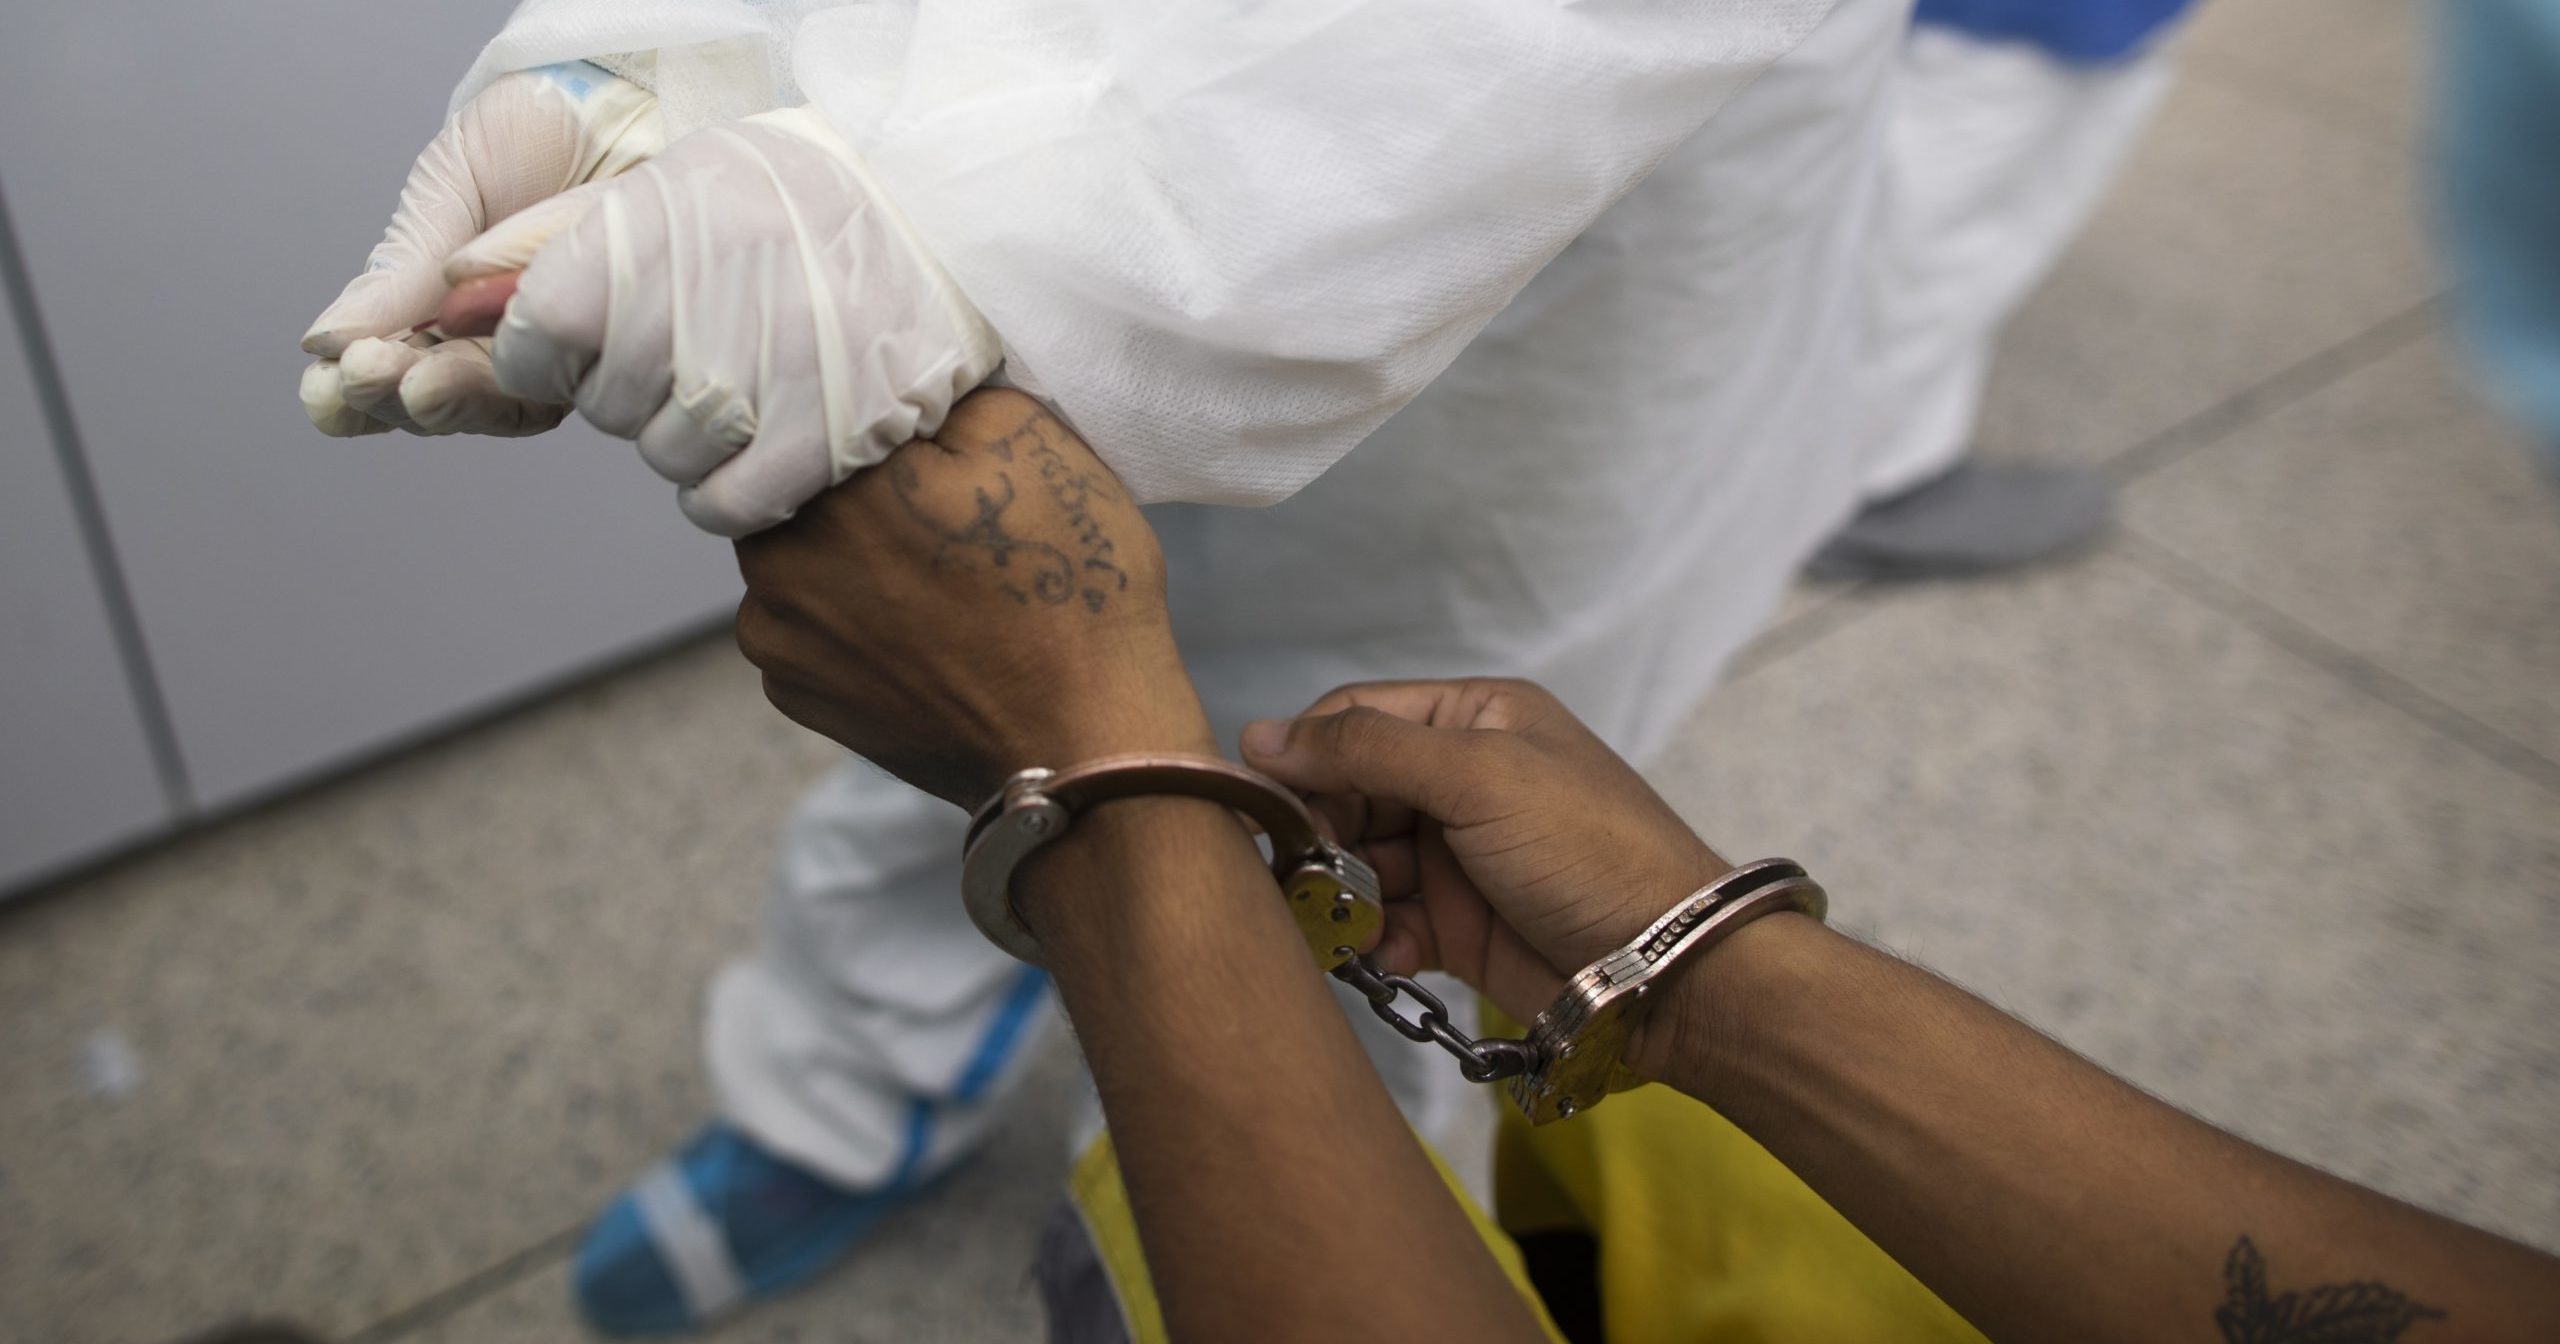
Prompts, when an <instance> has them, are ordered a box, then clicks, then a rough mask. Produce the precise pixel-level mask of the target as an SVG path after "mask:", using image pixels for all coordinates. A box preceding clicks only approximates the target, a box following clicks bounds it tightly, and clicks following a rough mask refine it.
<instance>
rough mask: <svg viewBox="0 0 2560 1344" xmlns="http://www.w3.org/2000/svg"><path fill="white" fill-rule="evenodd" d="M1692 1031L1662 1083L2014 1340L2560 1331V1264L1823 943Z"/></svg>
mask: <svg viewBox="0 0 2560 1344" xmlns="http://www.w3.org/2000/svg"><path fill="white" fill-rule="evenodd" d="M1666 1009H1667V1010H1669V1012H1670V1014H1671V1015H1670V1017H1668V1018H1667V1019H1666V1020H1664V1021H1663V1023H1662V1025H1661V1026H1660V1027H1657V1028H1655V1029H1651V1030H1649V1031H1648V1033H1647V1039H1646V1040H1645V1041H1644V1042H1643V1043H1642V1052H1641V1054H1640V1057H1639V1059H1638V1063H1639V1066H1640V1067H1643V1068H1645V1069H1646V1070H1647V1071H1648V1072H1651V1073H1654V1074H1655V1076H1659V1077H1662V1078H1664V1079H1666V1080H1667V1081H1670V1082H1672V1083H1673V1084H1674V1085H1675V1086H1678V1087H1680V1088H1681V1089H1682V1090H1684V1091H1687V1092H1690V1093H1691V1094H1692V1095H1695V1096H1698V1097H1700V1098H1702V1099H1704V1100H1706V1101H1708V1102H1710V1103H1711V1104H1713V1105H1714V1106H1716V1107H1717V1108H1718V1109H1719V1110H1721V1111H1722V1112H1723V1113H1724V1114H1725V1115H1726V1116H1728V1117H1729V1118H1731V1119H1732V1120H1733V1121H1734V1122H1735V1123H1736V1124H1738V1125H1740V1126H1741V1127H1742V1128H1743V1129H1744V1130H1745V1131H1746V1132H1748V1133H1750V1134H1751V1135H1752V1136H1753V1137H1754V1138H1756V1139H1758V1140H1759V1141H1760V1142H1761V1143H1762V1144H1764V1145H1765V1146H1766V1147H1768V1149H1769V1150H1770V1151H1771V1152H1772V1153H1773V1154H1775V1155H1776V1156H1777V1157H1778V1158H1779V1159H1780V1160H1781V1161H1783V1162H1785V1163H1786V1164H1787V1165H1788V1167H1790V1168H1791V1169H1793V1170H1794V1171H1795V1172H1796V1173H1797V1174H1798V1175H1800V1176H1802V1177H1803V1178H1804V1179H1805V1180H1806V1182H1807V1183H1808V1184H1810V1185H1812V1186H1813V1188H1814V1189H1815V1190H1817V1191H1819V1192H1820V1193H1821V1194H1822V1195H1823V1196H1824V1198H1826V1199H1827V1200H1829V1201H1830V1202H1831V1203H1832V1205H1833V1206H1834V1207H1836V1208H1838V1209H1839V1210H1840V1211H1841V1212H1842V1213H1843V1214H1845V1215H1846V1216H1847V1217H1848V1218H1849V1219H1850V1221H1852V1222H1854V1223H1856V1224H1857V1225H1858V1226H1859V1228H1860V1229H1861V1230H1863V1231H1865V1232H1866V1233H1867V1234H1868V1235H1869V1236H1871V1237H1873V1238H1874V1239H1875V1240H1876V1242H1877V1243H1878V1244H1879V1245H1881V1246H1883V1247H1884V1249H1885V1250H1886V1251H1888V1252H1890V1253H1891V1254H1893V1255H1894V1257H1895V1258H1896V1259H1898V1260H1900V1261H1901V1262H1902V1263H1903V1264H1904V1265H1905V1266H1906V1267H1907V1268H1909V1269H1910V1270H1911V1271H1912V1272H1913V1273H1914V1274H1915V1275H1917V1276H1918V1277H1919V1278H1920V1279H1921V1280H1922V1281H1923V1282H1925V1283H1927V1284H1928V1285H1929V1286H1930V1287H1931V1288H1933V1289H1935V1290H1936V1291H1937V1292H1938V1293H1939V1295H1940V1296H1942V1297H1944V1298H1945V1299H1946V1300H1947V1302H1948V1303H1949V1305H1951V1306H1953V1307H1955V1308H1956V1309H1957V1310H1958V1311H1960V1312H1962V1313H1963V1314H1964V1315H1965V1316H1966V1317H1967V1318H1968V1319H1970V1320H1972V1321H1973V1322H1974V1323H1975V1324H1976V1325H1977V1326H1979V1327H1980V1328H1981V1329H1982V1330H1983V1331H1984V1332H1985V1333H1986V1334H1988V1335H1990V1336H1991V1337H1992V1338H1994V1339H2001V1340H2043V1339H2063V1338H2068V1339H2089V1340H2111V1339H2125V1340H2195V1339H2213V1338H2216V1337H2217V1326H2218V1325H2219V1329H2220V1336H2219V1337H2223V1338H2230V1339H2251V1340H2255V1339H2276V1338H2289V1337H2291V1336H2289V1335H2285V1334H2282V1333H2278V1332H2275V1322H2276V1320H2277V1317H2276V1315H2275V1313H2277V1312H2278V1311H2280V1310H2283V1309H2284V1308H2282V1307H2281V1306H2279V1305H2278V1300H2279V1299H2281V1298H2282V1297H2283V1295H2284V1294H2286V1293H2294V1294H2297V1299H2296V1302H2295V1303H2294V1304H2293V1306H2292V1308H2291V1309H2292V1310H2294V1311H2295V1312H2296V1313H2297V1315H2296V1317H2295V1318H2294V1320H2295V1324H2296V1326H2297V1327H2298V1326H2299V1325H2300V1324H2301V1321H2302V1316H2301V1313H2308V1312H2310V1311H2313V1310H2315V1309H2325V1310H2332V1311H2339V1312H2347V1311H2348V1310H2349V1308H2351V1307H2352V1308H2354V1309H2355V1311H2354V1312H2353V1313H2352V1319H2346V1320H2342V1323H2341V1324H2340V1326H2339V1327H2338V1329H2337V1330H2336V1331H2333V1332H2332V1333H2327V1334H2320V1335H2318V1336H2316V1337H2318V1338H2322V1339H2335V1340H2340V1341H2355V1342H2358V1344H2361V1342H2362V1341H2368V1340H2370V1341H2376V1342H2379V1341H2386V1340H2394V1339H2400V1338H2403V1337H2404V1335H2403V1331H2405V1332H2406V1335H2405V1337H2406V1338H2408V1339H2410V1340H2412V1341H2417V1340H2457V1339H2481V1340H2503V1339H2516V1340H2523V1339H2539V1338H2545V1337H2547V1335H2546V1334H2545V1333H2544V1332H2546V1331H2547V1330H2548V1328H2549V1323H2550V1322H2551V1321H2553V1320H2555V1319H2560V1261H2555V1260H2553V1259H2552V1258H2551V1257H2548V1256H2544V1255H2540V1254H2538V1253H2536V1252H2534V1251H2531V1250H2528V1249H2526V1248H2524V1247H2522V1246H2518V1245H2515V1244H2514V1243H2511V1242H2507V1241H2504V1240H2502V1239H2500V1238H2497V1237H2493V1236H2490V1235H2489V1234H2487V1233H2483V1232H2479V1231H2477V1230H2474V1229H2471V1228H2466V1227H2463V1226H2461V1225H2459V1224H2456V1223H2453V1222H2450V1221H2447V1220H2445V1219H2442V1218H2438V1217H2436V1216H2434V1215H2431V1214H2428V1213H2425V1212H2423V1211H2420V1210H2418V1209H2414V1208H2411V1207H2409V1206H2407V1205H2404V1204H2401V1203H2398V1202H2396V1201H2393V1200H2390V1199H2387V1198H2385V1197H2383V1196H2381V1195H2377V1194H2375V1193H2373V1192H2371V1191H2368V1190H2364V1189H2361V1188H2359V1187H2357V1186H2354V1185H2351V1184H2349V1183H2347V1182H2345V1181H2341V1180H2338V1179H2337V1178H2335V1177H2332V1176H2328V1175H2326V1174H2324V1173H2321V1172H2318V1171H2315V1170H2312V1169H2311V1168H2308V1167H2305V1166H2302V1165H2300V1164H2298V1163H2295V1162H2291V1161H2288V1160H2286V1159H2284V1158H2281V1157H2278V1156H2276V1155H2274V1154H2272V1153H2268V1152H2266V1151H2264V1150H2262V1149H2259V1148H2256V1147H2253V1146H2251V1145H2249V1144H2247V1143H2244V1142H2242V1141H2240V1140H2238V1139H2236V1138H2233V1137H2232V1136H2230V1135H2228V1134H2225V1133H2223V1132H2221V1131H2219V1130H2216V1129H2214V1128H2213V1127H2211V1126H2209V1125H2206V1124H2204V1123H2202V1122H2200V1121H2198V1120H2196V1119H2194V1118H2193V1117H2191V1116H2188V1115H2186V1114H2184V1113H2182V1112H2180V1111H2177V1110H2175V1109H2174V1108H2171V1107H2169V1106H2166V1105H2163V1104H2162V1103H2160V1102H2158V1101H2156V1100H2154V1099H2152V1098H2151V1097H2149V1096H2146V1095H2144V1094H2143V1093H2141V1092H2139V1091H2137V1090H2135V1089H2134V1088H2132V1087H2130V1086H2128V1085H2126V1084H2124V1083H2123V1082H2121V1081H2119V1080H2117V1079H2115V1078H2114V1077H2112V1076H2110V1075H2109V1074H2107V1073H2106V1072H2105V1071H2104V1070H2101V1069H2099V1068H2097V1067H2096V1066H2094V1065H2092V1064H2090V1063H2088V1062H2087V1061H2086V1060H2083V1059H2081V1058H2080V1057H2078V1056H2077V1055H2074V1054H2072V1053H2071V1052H2070V1051H2068V1050H2065V1049H2063V1048H2062V1047H2061V1046H2059V1045H2057V1044H2055V1043H2054V1042H2052V1041H2051V1040H2048V1039H2047V1038H2045V1037H2044V1036H2042V1035H2040V1034H2038V1033H2036V1032H2035V1031H2033V1030H2031V1029H2029V1028H2027V1027H2026V1026H2024V1025H2022V1024H2020V1023H2019V1022H2017V1021H2016V1020H2015V1019H2012V1018H2010V1017H2007V1016H2006V1015H2004V1014H2002V1013H2000V1012H1998V1011H1997V1010H1995V1009H1993V1008H1991V1007H1990V1006H1989V1005H1987V1004H1984V1003H1983V1002H1981V1001H1980V1000H1978V999H1975V998H1974V997H1972V996H1971V995H1968V994H1966V993H1964V992H1963V991H1961V990H1959V989H1957V988H1955V987H1954V986H1952V985H1950V984H1948V983H1946V982H1945V981H1943V980H1940V979H1938V978H1937V977H1935V976H1932V975H1929V974H1928V973H1927V972H1924V971H1921V970H1919V969H1917V968H1915V967H1911V966H1909V965H1906V964H1904V963H1902V962H1900V961H1897V960H1895V959H1893V958H1891V957H1888V956H1885V955H1883V954H1881V953H1878V952H1875V951H1873V950H1872V949H1869V948H1865V947H1862V946H1859V945H1858V944H1856V943H1854V942H1852V941H1850V940H1848V939H1846V938H1843V937H1840V936H1839V935H1836V934H1833V933H1830V932H1829V931H1827V930H1824V929H1822V928H1820V927H1819V926H1817V925H1815V924H1813V923H1812V922H1811V921H1807V920H1802V919H1799V918H1796V917H1793V916H1779V917H1774V918H1771V919H1767V920H1763V921H1760V922H1759V923H1757V924H1755V925H1753V926H1751V927H1749V928H1746V929H1745V930H1743V931H1742V933H1740V934H1738V935H1736V936H1735V938H1734V939H1733V940H1732V941H1731V942H1730V943H1728V944H1727V945H1726V946H1725V947H1723V948H1720V949H1719V950H1718V951H1717V952H1715V953H1714V954H1712V955H1711V956H1710V957H1708V958H1707V959H1706V961H1704V962H1703V963H1701V965H1700V966H1699V967H1698V968H1697V971H1696V973H1695V974H1693V975H1691V976H1690V977H1688V979H1687V980H1686V981H1684V982H1683V984H1682V985H1681V986H1680V988H1679V989H1678V990H1677V991H1676V992H1675V1002H1674V1003H1672V1004H1666ZM2243 1238H2246V1240H2247V1245H2246V1246H2243V1245H2242V1244H2241V1242H2242V1239H2243ZM2332 1286H2334V1291H2331V1289H2332ZM2224 1313H2229V1314H2230V1315H2231V1317H2232V1319H2230V1320H2228V1321H2227V1322H2226V1321H2225V1317H2224ZM2253 1327H2254V1328H2253ZM2304 1337H2305V1338H2309V1337H2313V1336H2304Z"/></svg>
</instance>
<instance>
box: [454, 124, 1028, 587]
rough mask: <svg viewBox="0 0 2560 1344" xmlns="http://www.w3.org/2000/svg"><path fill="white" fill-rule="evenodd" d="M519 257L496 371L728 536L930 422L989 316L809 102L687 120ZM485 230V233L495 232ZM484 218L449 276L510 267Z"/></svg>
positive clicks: (978, 343)
mask: <svg viewBox="0 0 2560 1344" xmlns="http://www.w3.org/2000/svg"><path fill="white" fill-rule="evenodd" d="M578 196H579V197H581V198H583V202H582V203H591V206H592V208H590V209H588V210H587V211H586V213H584V214H583V215H582V216H581V217H580V218H579V219H578V220H577V222H576V223H575V224H573V225H571V226H570V227H569V228H568V229H567V230H566V231H565V232H563V233H561V234H560V235H559V237H558V238H556V239H555V240H554V241H552V242H551V244H550V245H549V246H547V247H545V248H543V249H542V251H541V252H540V253H539V254H538V255H537V256H535V257H534V259H533V262H532V264H531V265H530V266H527V267H525V270H524V275H523V278H522V280H521V282H520V283H519V285H518V286H517V289H516V293H515V298H514V300H513V301H512V302H511V303H509V305H508V306H507V312H506V317H505V319H504V320H503V321H502V322H501V323H500V325H499V328H498V335H497V344H496V346H495V348H494V349H493V351H492V352H491V353H492V355H493V357H494V359H495V362H496V370H497V381H498V385H499V386H500V387H502V388H504V389H505V390H506V391H508V392H510V393H513V394H515V395H516V396H519V397H523V398H527V399H529V400H531V401H534V402H560V401H571V400H574V401H575V402H576V404H577V407H578V411H579V413H580V414H582V415H584V416H585V417H586V418H587V419H588V420H590V421H592V422H593V423H594V424H595V425H596V427H597V428H599V429H602V430H603V431H604V432H606V433H608V434H612V435H615V436H617V437H620V438H626V439H635V440H637V441H638V443H639V446H640V456H641V457H642V458H643V459H644V460H646V461H647V462H648V464H649V465H650V466H651V467H652V468H654V469H656V471H657V472H658V473H659V474H660V475H662V476H665V477H666V478H667V479H669V480H671V481H674V482H676V483H677V484H678V485H679V486H680V487H682V488H681V490H680V491H679V492H678V503H679V504H680V505H681V507H682V508H683V510H684V513H685V516H686V517H688V518H690V519H692V520H693V521H694V523H695V524H697V525H698V526H700V527H702V528H704V529H705V530H708V531H711V532H715V533H718V534H720V535H722V536H727V537H738V536H744V535H746V534H748V533H750V532H754V531H757V530H759V529H762V528H766V527H770V526H772V525H773V524H775V523H778V522H781V521H782V520H784V519H786V518H789V517H790V516H791V514H792V512H793V511H794V510H796V509H797V508H799V507H800V505H801V504H802V503H804V502H806V501H807V500H808V499H810V498H811V497H812V496H815V495H816V494H817V493H818V492H820V491H822V490H824V489H826V488H827V487H828V486H830V485H833V484H835V483H836V482H839V481H841V480H843V479H844V478H846V477H847V476H850V475H852V474H853V473H854V472H856V471H858V470H860V469H861V468H863V467H866V466H869V465H871V464H872V463H874V462H877V461H879V460H880V459H882V458H884V457H887V456H888V455H889V453H890V452H891V451H892V450H894V449H896V448H897V447H898V446H899V445H900V444H903V443H905V442H907V441H908V440H910V439H913V438H916V437H918V436H921V435H930V434H932V433H933V432H934V431H935V430H937V429H939V428H941V426H942V418H943V416H944V415H945V414H946V413H947V412H948V411H949V410H950V409H951V403H952V402H953V401H955V400H957V399H958V398H959V397H960V396H961V395H962V394H963V393H966V392H967V391H969V389H971V388H972V387H975V386H976V385H977V384H978V383H979V382H980V381H981V380H983V379H984V378H985V377H986V376H987V375H988V374H989V373H990V372H992V371H993V370H994V369H995V367H996V365H997V363H998V362H999V361H1000V360H1001V358H1002V352H1001V348H1000V346H999V345H998V342H997V340H996V334H995V332H994V330H993V329H992V328H990V327H989V326H988V325H987V323H986V320H985V319H984V318H982V317H980V316H979V315H978V312H977V309H976V308H974V307H972V306H971V305H970V303H969V301H968V299H967V298H966V297H964V296H963V295H962V294H961V293H960V291H959V288H958V287H957V286H956V285H954V284H953V283H952V280H951V278H950V276H949V275H948V274H946V273H945V272H944V270H943V269H942V266H941V264H940V263H939V262H937V261H936V260H934V258H933V255H932V253H931V252H929V251H928V250H927V249H926V248H925V246H924V245H923V243H922V242H921V241H920V240H919V239H917V238H916V236H915V234H914V231H913V230H912V229H911V228H910V227H909V225H908V224H907V222H906V219H905V217H904V216H902V215H901V214H899V213H898V211H897V209H896V208H895V207H894V206H892V205H891V204H890V203H889V201H888V198H887V197H886V196H885V195H883V194H882V193H881V192H880V190H879V189H878V188H877V187H876V186H875V185H874V183H873V181H872V178H871V175H870V174H869V172H868V171H867V170H866V169H865V168H864V167H863V164H862V160H861V157H860V156H859V155H858V154H856V153H855V151H854V150H853V148H852V147H851V146H850V145H847V144H846V143H845V142H844V140H843V139H842V138H841V137H839V136H838V135H837V134H836V133H835V131H834V130H833V129H832V128H831V127H829V126H828V124H827V122H826V120H825V119H824V118H823V117H821V116H819V115H818V114H817V113H816V112H815V111H812V110H810V109H807V108H793V109H789V110H785V111H780V112H766V113H761V114H758V115H756V116H753V117H748V118H746V119H744V120H742V121H734V122H726V123H723V124H721V125H717V126H713V127H710V128H708V129H706V130H703V131H699V132H697V133H695V134H693V135H690V136H687V137H685V138H684V139H683V140H681V141H679V142H677V143H676V144H675V145H673V146H671V147H669V148H668V149H667V150H666V152H664V153H663V154H660V155H658V156H657V157H656V158H653V159H651V160H650V161H649V162H647V163H645V164H642V165H640V166H639V167H637V168H634V169H633V170H631V171H630V172H629V173H626V174H624V175H623V176H621V177H619V178H617V179H615V180H614V181H612V182H609V183H605V184H602V185H600V186H599V187H596V188H593V189H591V190H590V191H586V192H580V193H578ZM504 232H505V230H500V231H499V233H500V234H502V233H504ZM504 241H505V240H504V239H503V238H501V237H499V235H498V234H492V235H491V237H490V238H487V239H483V240H482V241H481V242H478V243H474V244H472V245H471V246H469V247H466V248H464V249H463V250H462V251H461V252H460V253H459V254H457V255H456V256H455V257H454V259H453V263H452V265H451V266H449V267H448V268H447V271H446V274H447V277H448V278H451V279H455V280H459V279H464V278H467V277H469V276H471V275H477V274H486V273H491V272H495V271H501V270H505V269H508V267H509V265H510V261H509V258H508V257H506V256H504V255H495V254H492V253H493V252H494V250H495V249H498V248H499V247H500V245H502V244H503V243H504Z"/></svg>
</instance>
